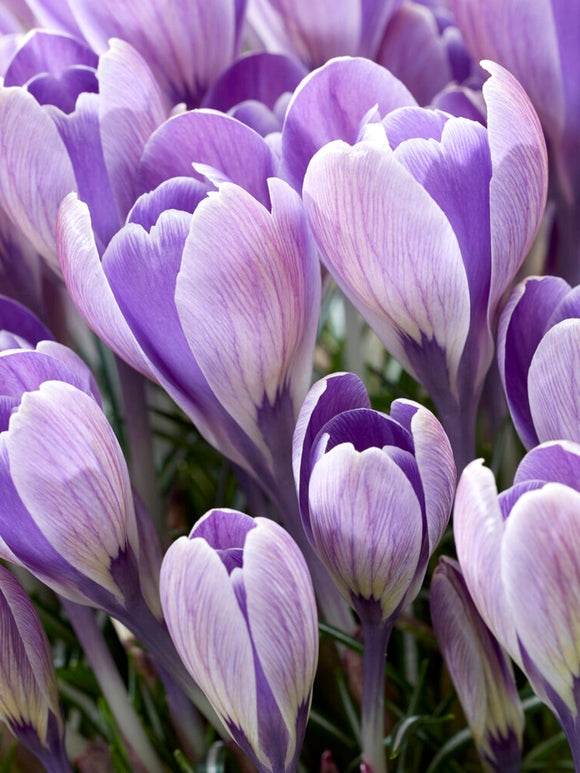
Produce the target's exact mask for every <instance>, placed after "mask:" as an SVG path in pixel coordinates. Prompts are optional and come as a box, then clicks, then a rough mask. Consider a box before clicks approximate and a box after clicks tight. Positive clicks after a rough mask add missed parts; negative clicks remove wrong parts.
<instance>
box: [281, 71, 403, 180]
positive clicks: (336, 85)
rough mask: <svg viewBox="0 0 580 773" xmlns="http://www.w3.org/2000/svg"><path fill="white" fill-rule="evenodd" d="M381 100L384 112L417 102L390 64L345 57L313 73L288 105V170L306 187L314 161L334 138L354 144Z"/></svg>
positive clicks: (284, 154) (285, 144)
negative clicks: (366, 120)
mask: <svg viewBox="0 0 580 773" xmlns="http://www.w3.org/2000/svg"><path fill="white" fill-rule="evenodd" d="M375 105H376V108H377V110H378V112H379V114H380V115H381V116H384V115H386V114H387V113H389V112H390V111H391V110H394V109H395V108H397V107H404V106H406V105H409V106H411V105H416V102H415V100H414V99H413V97H412V96H411V94H410V93H409V91H408V90H407V89H406V88H405V86H404V85H403V84H402V83H401V82H400V81H398V80H397V79H396V78H395V77H394V76H393V75H391V73H390V72H389V71H388V70H385V68H384V67H380V65H378V64H375V63H374V62H371V61H369V60H368V59H359V58H357V59H350V58H348V57H341V58H338V59H334V60H332V61H331V62H328V63H327V64H326V65H324V66H323V67H321V68H320V69H318V70H315V71H314V72H313V73H311V74H310V75H309V76H307V77H306V78H305V79H304V80H303V81H302V83H301V84H300V86H299V87H298V88H297V89H296V91H295V93H294V96H293V98H292V100H291V102H290V104H289V105H288V110H287V113H286V120H285V121H284V128H283V131H282V157H283V166H284V174H285V177H286V179H287V180H288V181H289V182H290V184H291V185H292V186H293V187H295V188H296V190H300V189H301V187H302V181H303V179H304V175H305V173H306V168H307V167H308V162H309V161H310V159H311V158H312V156H313V155H314V154H315V153H316V151H317V150H319V149H320V148H322V147H323V146H324V145H326V144H327V143H329V142H332V141H333V140H344V141H345V142H349V143H352V142H354V141H355V140H356V138H357V135H358V132H359V128H360V123H361V121H362V119H363V118H364V116H365V115H366V114H367V113H368V111H369V110H370V109H371V108H372V107H373V106H375Z"/></svg>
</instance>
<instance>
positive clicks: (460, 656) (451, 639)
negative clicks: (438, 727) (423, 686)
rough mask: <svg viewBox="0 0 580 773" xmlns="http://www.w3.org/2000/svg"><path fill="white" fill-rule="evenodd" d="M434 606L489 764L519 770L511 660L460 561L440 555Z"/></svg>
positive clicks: (518, 714) (511, 772)
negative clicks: (470, 588) (469, 586)
mask: <svg viewBox="0 0 580 773" xmlns="http://www.w3.org/2000/svg"><path fill="white" fill-rule="evenodd" d="M430 605H431V619H432V620H433V629H434V631H435V635H436V637H437V641H438V643H439V647H440V649H441V653H442V655H443V658H444V660H445V663H446V665H447V670H448V671H449V673H450V674H451V678H452V679H453V684H454V685H455V689H456V690H457V695H458V697H459V700H460V701H461V705H462V706H463V711H464V712H465V716H466V717H467V721H468V723H469V726H470V728H471V732H472V733H473V740H474V742H475V746H476V748H477V750H478V752H479V756H480V757H481V760H482V763H483V765H484V767H485V769H486V770H487V771H490V773H491V772H492V771H497V773H519V770H520V764H521V757H522V735H523V729H524V713H523V709H522V704H521V701H520V699H519V696H518V692H517V688H516V683H515V680H514V674H513V669H512V664H511V661H510V659H509V658H508V657H507V655H506V653H505V652H504V650H503V649H502V648H501V647H500V645H499V644H498V643H497V641H496V639H495V638H494V636H493V635H492V633H491V632H490V630H489V628H488V627H487V626H486V625H485V623H484V622H483V620H482V619H481V616H480V614H479V612H478V611H477V609H476V607H475V605H474V603H473V601H472V600H471V597H470V595H469V591H468V590H467V586H466V585H465V581H464V579H463V575H462V574H461V569H460V568H459V564H458V563H457V561H454V560H453V559H451V558H447V557H446V556H443V557H442V558H441V560H440V562H439V566H438V567H437V569H436V570H435V572H434V574H433V579H432V581H431V590H430Z"/></svg>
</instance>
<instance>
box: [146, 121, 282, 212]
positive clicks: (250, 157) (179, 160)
mask: <svg viewBox="0 0 580 773" xmlns="http://www.w3.org/2000/svg"><path fill="white" fill-rule="evenodd" d="M193 163H200V164H206V165H207V166H210V167H214V168H215V169H218V170H220V171H221V172H223V173H224V174H225V176H226V177H227V179H228V180H230V181H231V182H233V183H236V184H237V185H241V186H242V188H245V189H246V190H247V191H248V192H249V193H251V194H252V196H254V198H256V199H258V201H261V202H262V203H263V204H265V205H269V198H268V186H267V183H266V180H267V178H268V177H272V176H273V175H275V174H276V164H275V160H274V156H273V155H272V151H271V150H270V148H269V147H268V145H267V144H266V143H265V142H264V140H263V139H262V137H260V135H259V134H257V133H256V132H255V131H254V130H253V129H250V127H249V126H246V125H245V124H243V123H241V122H240V121H236V120H235V118H230V116H227V115H224V114H223V113H218V112H216V111H214V110H195V111H194V112H190V113H183V114H181V115H176V116H174V117H173V118H170V119H169V120H168V121H166V122H165V123H164V124H162V125H161V126H160V127H159V129H157V131H155V132H154V133H153V135H152V136H151V138H150V139H149V141H148V142H147V144H146V145H145V149H144V151H143V156H142V158H141V167H140V179H141V184H142V186H143V189H144V190H152V189H153V188H156V187H157V186H158V185H159V184H160V183H162V182H163V181H164V180H168V179H169V178H170V177H190V176H192V175H193V169H192V164H193Z"/></svg>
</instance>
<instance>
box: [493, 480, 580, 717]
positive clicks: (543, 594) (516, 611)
mask: <svg viewBox="0 0 580 773" xmlns="http://www.w3.org/2000/svg"><path fill="white" fill-rule="evenodd" d="M579 514H580V493H579V492H577V491H573V490H572V489H570V488H568V487H565V486H562V485H561V484H559V483H548V484H546V485H545V486H544V487H543V488H542V489H539V490H537V491H532V492H529V493H527V494H524V495H523V496H522V497H520V499H519V500H518V502H517V503H516V504H515V506H514V508H513V510H512V511H511V513H510V516H509V518H508V520H507V523H506V530H505V536H504V540H503V546H502V556H501V568H502V577H503V581H504V584H505V589H506V597H507V599H508V603H509V604H510V609H511V614H512V616H513V620H514V623H515V626H516V628H517V632H518V637H519V639H520V641H521V644H522V646H523V647H524V648H525V651H526V653H527V655H528V656H529V657H530V659H531V660H532V662H533V664H534V667H535V668H536V669H537V670H538V671H539V672H540V674H541V675H542V677H543V678H544V679H545V680H546V682H547V683H548V684H549V685H550V687H552V689H554V690H555V692H556V693H557V694H558V696H559V697H560V698H561V699H562V700H563V701H564V703H565V704H566V706H567V708H568V709H569V710H570V711H571V712H572V713H573V714H576V713H577V710H578V708H577V705H576V701H575V697H574V683H575V679H576V678H577V675H578V673H579V672H580V595H579V593H578V588H580V560H579V556H580V540H579V534H580V528H579ZM563 578H565V580H564V579H563ZM522 588H525V589H526V603H525V604H523V603H522V596H521V591H522ZM539 621H541V625H539V624H538V623H539Z"/></svg>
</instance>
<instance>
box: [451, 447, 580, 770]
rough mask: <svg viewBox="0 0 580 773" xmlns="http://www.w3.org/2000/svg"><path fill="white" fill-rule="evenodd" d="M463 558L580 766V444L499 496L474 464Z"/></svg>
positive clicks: (493, 626)
mask: <svg viewBox="0 0 580 773" xmlns="http://www.w3.org/2000/svg"><path fill="white" fill-rule="evenodd" d="M454 531H455V541H456V545H457V555H458V558H459V563H460V564H461V569H462V571H463V576H464V578H465V582H466V584H467V587H468V589H469V592H470V594H471V597H472V598H473V601H474V602H475V605H476V606H477V608H478V610H479V613H480V614H481V616H482V617H483V619H484V621H485V623H486V624H487V626H488V627H489V628H490V630H491V631H492V633H493V634H494V635H495V637H496V638H497V639H498V641H499V642H500V644H501V645H502V646H503V647H504V648H505V649H506V650H507V651H508V653H509V654H510V655H511V657H512V658H513V659H514V660H515V661H516V663H518V665H519V666H520V667H521V668H522V669H523V670H524V672H525V673H526V675H527V677H528V679H529V680H530V683H531V685H532V687H533V688H534V690H535V692H536V693H537V695H538V696H539V697H540V698H541V699H542V700H543V701H544V702H545V703H546V704H547V705H548V706H549V707H550V708H551V709H552V710H553V711H554V713H555V714H556V716H557V717H558V720H559V721H560V723H561V725H562V727H563V729H564V732H565V733H566V736H567V738H568V742H569V744H570V747H571V750H572V755H573V758H574V762H575V766H576V768H577V769H578V767H579V766H580V702H579V698H578V677H579V674H580V637H579V635H578V620H579V619H580V601H579V599H580V558H579V557H580V545H579V544H578V535H579V534H580V445H579V444H577V443H573V442H571V441H557V442H556V441H554V442H549V443H544V444H542V445H540V446H537V447H536V448H535V449H533V450H532V451H530V452H529V453H528V454H527V456H525V457H524V459H523V460H522V462H521V463H520V466H519V468H518V470H517V473H516V476H515V478H514V485H513V487H512V488H510V489H508V490H507V491H504V492H502V493H501V494H500V495H499V496H498V493H497V489H496V486H495V481H494V478H493V473H492V472H491V471H490V470H488V469H487V468H485V467H483V466H482V464H481V461H474V462H472V463H471V464H470V465H469V466H468V467H467V468H466V469H465V471H464V473H463V475H462V477H461V480H460V481H459V485H458V487H457V497H456V503H455V512H454Z"/></svg>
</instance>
